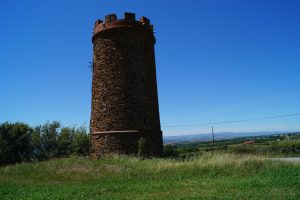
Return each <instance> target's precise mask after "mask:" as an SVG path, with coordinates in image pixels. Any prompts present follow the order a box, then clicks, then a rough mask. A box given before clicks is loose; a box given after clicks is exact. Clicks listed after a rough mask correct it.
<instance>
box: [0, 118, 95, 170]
mask: <svg viewBox="0 0 300 200" xmlns="http://www.w3.org/2000/svg"><path fill="white" fill-rule="evenodd" d="M89 150H90V143H89V133H88V131H87V130H86V128H85V127H84V126H82V127H79V128H76V127H62V126H61V124H60V123H59V122H57V121H54V122H51V123H50V122H47V123H46V124H43V125H40V126H37V127H34V128H33V127H30V126H29V125H27V124H24V123H9V122H5V123H2V124H0V165H6V164H14V163H17V162H23V161H33V160H37V161H40V160H47V159H50V158H54V157H63V156H69V155H71V154H77V155H84V156H86V155H89Z"/></svg>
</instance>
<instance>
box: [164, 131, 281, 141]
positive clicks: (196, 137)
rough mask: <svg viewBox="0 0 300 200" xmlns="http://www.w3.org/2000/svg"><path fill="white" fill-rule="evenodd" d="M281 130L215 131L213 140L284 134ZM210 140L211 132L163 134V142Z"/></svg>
mask: <svg viewBox="0 0 300 200" xmlns="http://www.w3.org/2000/svg"><path fill="white" fill-rule="evenodd" d="M285 133H287V132H283V131H265V132H221V133H215V140H222V139H231V138H238V137H251V136H262V135H274V134H285ZM209 140H212V135H211V133H206V134H196V135H180V136H164V143H165V144H172V143H180V142H194V141H209Z"/></svg>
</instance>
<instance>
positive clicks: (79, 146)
mask: <svg viewBox="0 0 300 200" xmlns="http://www.w3.org/2000/svg"><path fill="white" fill-rule="evenodd" d="M72 151H73V153H76V154H77V155H85V156H86V155H88V154H89V153H90V137H89V135H88V133H87V130H86V128H85V127H84V126H81V127H79V128H78V129H76V130H75V133H74V135H73V140H72Z"/></svg>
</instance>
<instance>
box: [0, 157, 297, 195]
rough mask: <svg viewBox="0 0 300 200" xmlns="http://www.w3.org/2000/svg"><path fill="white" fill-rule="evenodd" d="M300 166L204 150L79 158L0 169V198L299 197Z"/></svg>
mask: <svg viewBox="0 0 300 200" xmlns="http://www.w3.org/2000/svg"><path fill="white" fill-rule="evenodd" d="M299 188H300V164H292V163H284V162H280V161H270V160H266V159H264V158H263V157H258V156H250V155H236V154H224V153H207V154H204V155H202V156H201V157H198V158H195V159H191V160H187V161H178V160H171V159H157V158H155V159H139V158H134V157H122V156H114V157H104V158H101V159H99V160H89V159H88V158H83V157H71V158H64V159H63V158H62V159H54V160H50V161H46V162H39V163H23V164H18V165H15V166H6V167H1V168H0V199H1V200H4V199H22V200H25V199H80V200H82V199H130V200H131V199H300V189H299Z"/></svg>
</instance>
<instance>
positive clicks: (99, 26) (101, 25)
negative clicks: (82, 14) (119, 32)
mask: <svg viewBox="0 0 300 200" xmlns="http://www.w3.org/2000/svg"><path fill="white" fill-rule="evenodd" d="M116 28H133V29H137V30H140V31H145V32H148V33H150V34H152V35H153V25H152V24H150V20H149V19H148V18H146V17H144V16H142V17H141V18H140V20H139V21H137V20H136V19H135V14H134V13H128V12H125V14H124V19H118V18H117V15H116V14H110V15H106V16H105V21H102V20H99V19H98V20H97V21H96V22H95V26H94V32H93V38H94V37H95V36H96V35H97V34H99V33H101V32H105V31H107V30H111V29H116Z"/></svg>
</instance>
